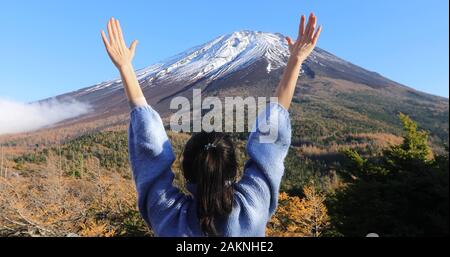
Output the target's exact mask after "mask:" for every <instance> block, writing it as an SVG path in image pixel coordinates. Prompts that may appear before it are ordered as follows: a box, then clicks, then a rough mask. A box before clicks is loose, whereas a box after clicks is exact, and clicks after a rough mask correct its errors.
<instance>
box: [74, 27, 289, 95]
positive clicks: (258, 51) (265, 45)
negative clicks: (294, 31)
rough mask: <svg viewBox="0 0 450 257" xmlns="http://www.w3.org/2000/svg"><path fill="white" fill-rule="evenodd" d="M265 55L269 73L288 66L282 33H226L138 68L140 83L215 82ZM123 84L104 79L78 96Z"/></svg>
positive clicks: (153, 84) (118, 86) (112, 88)
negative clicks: (140, 68) (145, 66)
mask: <svg viewBox="0 0 450 257" xmlns="http://www.w3.org/2000/svg"><path fill="white" fill-rule="evenodd" d="M262 58H263V59H265V60H267V61H268V64H267V71H268V72H270V71H272V70H274V69H278V68H280V67H283V66H284V65H285V63H286V60H287V58H288V48H287V44H286V42H285V40H284V37H283V36H282V35H280V34H272V33H263V32H253V31H240V32H235V33H232V34H229V35H223V36H220V37H218V38H216V39H214V40H212V41H210V42H208V43H206V44H203V45H200V46H196V47H193V48H191V49H189V50H187V51H185V52H183V53H180V54H178V55H176V56H174V57H172V58H169V59H168V60H165V61H162V62H159V63H156V64H153V65H151V66H149V67H147V68H144V69H142V70H138V71H137V76H138V79H139V81H140V82H141V83H146V85H147V86H150V87H152V86H156V85H157V84H164V83H166V84H167V83H176V82H183V83H194V82H195V81H197V80H199V79H204V78H207V79H208V80H209V81H213V80H215V79H219V78H221V77H226V76H227V75H230V74H232V73H233V72H236V71H238V70H240V69H244V68H246V67H248V66H249V65H251V64H253V63H254V62H256V61H258V60H261V59H262ZM120 83H121V81H120V80H113V81H107V82H103V83H100V84H98V85H95V86H93V87H89V88H86V89H84V90H81V91H78V92H77V96H82V95H85V94H90V93H93V92H95V91H99V90H105V89H109V90H112V91H113V90H117V89H120V88H121V86H122V85H121V84H120Z"/></svg>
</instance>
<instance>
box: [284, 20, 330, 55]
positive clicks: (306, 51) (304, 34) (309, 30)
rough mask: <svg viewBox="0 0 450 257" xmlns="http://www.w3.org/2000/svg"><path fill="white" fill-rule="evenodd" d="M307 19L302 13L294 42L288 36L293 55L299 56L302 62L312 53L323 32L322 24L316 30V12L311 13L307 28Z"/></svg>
mask: <svg viewBox="0 0 450 257" xmlns="http://www.w3.org/2000/svg"><path fill="white" fill-rule="evenodd" d="M305 20H306V18H305V16H304V15H302V18H301V21H300V27H299V31H298V38H297V41H295V42H294V41H293V40H292V39H291V38H290V37H286V40H287V42H288V45H289V51H290V53H291V57H294V58H298V59H299V60H300V61H301V62H303V61H305V60H306V58H308V56H309V55H310V54H311V53H312V51H313V50H314V48H315V47H316V44H317V40H318V39H319V37H320V32H322V26H319V28H318V29H317V30H316V24H317V18H316V16H315V15H314V13H311V14H310V15H309V19H308V24H307V25H306V28H305Z"/></svg>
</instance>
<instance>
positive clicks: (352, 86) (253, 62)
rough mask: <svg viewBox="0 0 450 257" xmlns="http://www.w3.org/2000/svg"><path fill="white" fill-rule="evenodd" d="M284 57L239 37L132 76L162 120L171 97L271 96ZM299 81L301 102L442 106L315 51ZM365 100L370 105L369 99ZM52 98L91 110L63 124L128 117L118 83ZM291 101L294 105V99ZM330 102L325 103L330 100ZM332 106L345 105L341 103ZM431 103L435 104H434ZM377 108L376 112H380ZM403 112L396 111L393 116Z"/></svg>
mask: <svg viewBox="0 0 450 257" xmlns="http://www.w3.org/2000/svg"><path fill="white" fill-rule="evenodd" d="M288 56H289V51H288V46H287V43H286V41H285V37H284V36H283V35H281V34H274V33H265V32H256V31H239V32H234V33H231V34H228V35H223V36H220V37H218V38H216V39H214V40H212V41H210V42H207V43H205V44H203V45H200V46H196V47H193V48H191V49H189V50H187V51H185V52H183V53H180V54H178V55H176V56H174V57H172V58H169V59H167V60H165V61H161V62H159V63H156V64H153V65H151V66H149V67H147V68H144V69H141V70H138V71H137V72H136V73H137V76H138V79H139V82H140V84H141V87H142V89H143V91H144V94H145V95H146V97H147V100H148V101H149V103H150V104H151V105H152V106H153V107H154V108H156V109H157V110H158V111H159V112H160V113H161V114H162V115H163V116H164V115H166V114H169V113H170V111H169V104H170V100H171V99H172V98H173V97H176V96H179V95H183V96H186V97H190V96H192V89H193V88H202V89H203V93H204V94H205V95H217V96H221V97H223V96H235V95H239V96H246V95H247V96H248V95H253V96H271V95H272V94H273V91H274V89H275V87H276V86H277V84H278V82H279V79H280V76H281V75H282V71H283V68H284V66H285V65H286V62H287V60H288ZM302 77H303V79H301V80H300V81H299V85H302V86H301V87H299V88H300V91H299V92H300V93H301V96H302V97H303V98H302V99H305V98H308V96H311V97H313V98H316V99H320V98H324V97H334V98H336V97H337V98H336V99H338V98H339V97H347V98H348V97H349V96H348V94H350V95H351V97H354V96H358V95H357V94H356V93H355V92H365V94H366V93H367V94H369V95H370V94H376V95H377V97H380V99H393V103H399V104H400V105H401V104H402V103H403V102H402V101H404V103H405V104H406V103H408V104H410V103H413V102H414V104H412V106H418V104H419V105H423V106H431V105H433V106H434V105H436V106H437V105H439V106H442V102H443V99H442V98H439V97H434V96H431V95H428V94H425V93H421V92H418V91H416V90H414V89H411V88H408V87H406V86H403V85H401V84H398V83H396V82H394V81H392V80H389V79H387V78H385V77H383V76H381V75H379V74H378V73H375V72H371V71H368V70H365V69H363V68H361V67H359V66H356V65H354V64H352V63H350V62H348V61H345V60H343V59H341V58H339V57H336V56H335V55H333V54H331V53H329V52H327V51H325V50H323V49H320V48H316V49H315V50H314V52H313V53H312V55H311V56H310V57H309V59H308V60H307V61H306V62H305V63H304V65H303V69H302ZM349 92H351V93H349ZM369 97H372V98H371V99H374V98H373V96H372V95H370V96H369ZM56 98H58V99H64V98H72V99H73V98H74V99H75V100H78V101H80V102H84V103H87V104H89V105H90V106H92V107H93V108H92V110H93V111H92V112H90V113H89V114H87V115H84V116H82V117H78V118H75V119H73V120H71V121H68V122H72V123H73V122H79V121H81V120H83V119H84V120H91V121H92V120H99V119H100V118H104V117H109V116H114V115H117V114H125V113H127V112H128V111H129V109H128V104H127V101H126V97H125V94H124V91H123V86H122V83H121V81H120V79H115V80H111V81H106V82H103V83H99V84H97V85H94V86H92V87H87V88H83V89H80V90H78V91H75V92H71V93H68V94H65V95H61V96H58V97H56ZM296 98H297V99H300V95H297V96H296ZM334 98H331V99H332V100H335V99H334ZM355 99H356V100H355V101H365V100H362V99H358V98H355ZM418 99H419V100H418ZM338 100H339V101H341V100H342V101H344V100H345V101H347V99H344V98H343V99H340V98H339V99H338ZM44 101H45V100H44ZM298 101H300V100H298ZM382 101H384V100H382ZM386 101H387V100H386ZM389 101H390V100H389ZM415 101H419V103H416V102H415ZM436 102H438V104H435V103H436ZM340 103H341V102H340ZM340 103H339V104H340ZM342 103H343V102H342ZM349 104H353V102H349ZM356 105H357V103H356ZM346 108H347V107H346ZM352 108H353V107H352ZM371 108H372V107H370V108H369V109H371ZM383 108H384V107H383ZM383 108H379V110H378V109H377V111H379V112H380V113H381V112H383V111H386V110H384V109H383ZM396 108H397V107H396ZM408 108H409V107H408ZM408 108H406V107H405V108H403V107H402V106H400V107H398V108H397V109H395V110H403V109H405V110H407V109H408ZM433 108H434V107H433ZM436 108H437V107H436ZM439 108H441V107H439ZM445 108H447V109H448V104H447V107H445V106H444V110H445ZM388 111H390V110H388ZM403 112H405V111H403Z"/></svg>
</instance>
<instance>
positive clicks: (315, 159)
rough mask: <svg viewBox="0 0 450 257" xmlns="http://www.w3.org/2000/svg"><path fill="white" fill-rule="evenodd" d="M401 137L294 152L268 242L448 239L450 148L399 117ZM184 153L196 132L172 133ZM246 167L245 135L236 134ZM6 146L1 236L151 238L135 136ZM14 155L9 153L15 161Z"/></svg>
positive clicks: (112, 133) (0, 176) (353, 139)
mask: <svg viewBox="0 0 450 257" xmlns="http://www.w3.org/2000/svg"><path fill="white" fill-rule="evenodd" d="M398 119H399V121H400V122H401V125H402V127H403V132H402V133H401V137H399V136H394V135H392V134H387V133H360V134H351V135H348V136H347V139H346V141H343V142H341V143H340V144H339V143H337V144H330V145H328V146H326V147H327V148H320V147H317V146H312V145H305V144H300V145H295V144H293V146H291V149H290V151H289V154H288V157H287V158H286V161H285V169H286V170H285V175H284V178H283V181H282V185H281V191H282V192H281V193H280V198H279V207H278V210H277V212H276V214H275V215H274V216H273V217H272V220H271V221H270V223H269V224H268V226H267V236H270V237H343V236H345V237H347V236H350V237H364V236H366V235H367V234H369V233H377V234H378V235H380V236H383V237H396V236H406V237H417V236H445V235H447V236H448V234H449V223H448V222H449V199H448V195H449V177H448V171H449V169H448V162H449V160H448V145H447V146H444V148H445V149H444V151H442V150H441V151H438V153H436V152H434V151H433V150H432V147H431V145H430V140H429V136H428V133H427V132H425V131H423V130H421V129H418V126H417V124H416V123H415V122H414V121H413V120H412V119H411V118H409V117H408V116H406V115H403V114H400V115H399V116H398ZM168 134H169V137H170V139H171V142H172V145H173V147H174V151H175V152H176V155H177V156H178V158H177V160H176V161H175V163H174V165H173V170H174V173H175V178H176V179H175V181H174V183H175V185H176V186H177V187H179V188H180V189H181V190H182V191H183V192H186V191H185V189H184V185H185V182H184V180H183V176H182V175H181V172H180V156H181V153H182V149H183V146H184V144H185V143H186V141H187V140H188V139H189V135H188V134H183V133H174V132H168ZM234 140H235V143H236V146H237V149H238V151H237V152H238V160H239V165H240V170H241V171H242V168H243V166H244V163H245V161H246V160H247V158H248V157H247V154H246V152H245V143H246V140H245V135H239V134H238V135H234ZM13 143H14V142H8V143H4V144H2V147H1V162H0V164H1V166H0V167H1V168H0V211H1V213H2V215H1V217H0V236H25V237H29V236H59V237H72V236H73V237H78V236H81V237H125V236H126V237H136V236H153V233H152V231H151V229H149V228H148V227H147V226H146V224H145V223H144V221H143V220H142V218H141V217H140V215H139V212H138V210H137V206H136V194H135V188H134V185H133V182H132V179H131V171H130V167H129V164H128V152H127V143H128V141H127V131H126V130H124V129H111V130H104V131H100V132H92V133H88V134H85V135H82V136H79V137H76V138H74V139H70V140H67V141H66V142H64V143H62V144H49V145H39V144H36V145H34V146H33V148H32V149H30V150H28V151H26V152H25V153H22V154H16V155H12V156H13V157H12V158H7V157H6V154H5V152H7V146H8V145H11V144H13ZM10 156H11V155H10Z"/></svg>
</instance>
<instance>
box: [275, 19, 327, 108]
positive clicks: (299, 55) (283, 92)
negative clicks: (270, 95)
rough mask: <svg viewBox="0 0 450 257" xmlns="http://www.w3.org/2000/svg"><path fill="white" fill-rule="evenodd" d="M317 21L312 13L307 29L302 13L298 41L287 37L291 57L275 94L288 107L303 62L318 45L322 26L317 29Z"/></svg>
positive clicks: (279, 101)
mask: <svg viewBox="0 0 450 257" xmlns="http://www.w3.org/2000/svg"><path fill="white" fill-rule="evenodd" d="M316 22H317V19H316V16H315V15H314V14H313V13H311V15H310V16H309V21H308V25H307V26H306V29H305V16H304V15H302V18H301V21H300V27H299V33H298V38H297V41H296V42H293V40H292V39H291V38H290V37H287V38H286V40H287V42H288V45H289V52H290V53H291V56H290V57H289V61H288V64H287V67H286V70H285V71H284V74H283V78H282V79H281V82H280V84H279V85H278V88H277V91H276V94H275V96H276V97H278V103H280V104H281V105H282V106H283V107H284V108H286V109H289V107H290V106H291V102H292V97H293V96H294V92H295V87H296V85H297V80H298V75H299V73H300V69H301V68H302V63H303V62H304V61H305V60H306V58H308V56H309V55H310V54H311V53H312V51H313V50H314V48H315V47H316V44H317V40H318V39H319V36H320V32H321V31H322V26H319V28H318V29H317V30H316Z"/></svg>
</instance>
